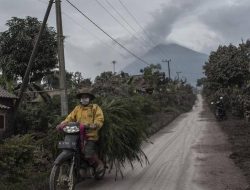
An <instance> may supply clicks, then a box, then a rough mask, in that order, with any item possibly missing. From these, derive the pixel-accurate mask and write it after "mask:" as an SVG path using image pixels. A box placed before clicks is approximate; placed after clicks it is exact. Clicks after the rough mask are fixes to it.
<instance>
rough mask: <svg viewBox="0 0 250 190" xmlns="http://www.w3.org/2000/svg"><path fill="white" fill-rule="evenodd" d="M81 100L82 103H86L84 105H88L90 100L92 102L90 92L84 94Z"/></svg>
mask: <svg viewBox="0 0 250 190" xmlns="http://www.w3.org/2000/svg"><path fill="white" fill-rule="evenodd" d="M80 102H81V104H82V105H84V106H86V105H88V104H89V102H90V96H89V95H88V94H83V95H82V96H81V99H80Z"/></svg>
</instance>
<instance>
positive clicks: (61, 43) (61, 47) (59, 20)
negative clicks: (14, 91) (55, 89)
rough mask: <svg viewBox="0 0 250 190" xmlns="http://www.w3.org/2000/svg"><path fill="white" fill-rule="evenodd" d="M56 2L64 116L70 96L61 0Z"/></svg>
mask: <svg viewBox="0 0 250 190" xmlns="http://www.w3.org/2000/svg"><path fill="white" fill-rule="evenodd" d="M55 3H56V25H57V45H58V62H59V77H60V90H61V115H62V116H64V115H67V114H68V98H67V88H66V72H65V59H64V36H63V28H62V12H61V0H55Z"/></svg>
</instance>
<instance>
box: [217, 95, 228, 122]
mask: <svg viewBox="0 0 250 190" xmlns="http://www.w3.org/2000/svg"><path fill="white" fill-rule="evenodd" d="M215 106H216V108H215V109H216V110H215V112H216V113H215V115H216V117H217V119H225V117H226V111H225V107H224V103H223V97H222V96H221V97H220V98H219V100H218V101H216V103H215Z"/></svg>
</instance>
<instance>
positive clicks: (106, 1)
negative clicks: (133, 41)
mask: <svg viewBox="0 0 250 190" xmlns="http://www.w3.org/2000/svg"><path fill="white" fill-rule="evenodd" d="M105 1H106V3H107V4H108V5H109V6H110V7H111V8H112V9H113V10H114V11H115V12H116V13H117V14H118V15H119V16H120V17H121V18H122V20H123V21H124V22H125V23H126V24H127V25H128V26H129V27H130V28H131V29H132V30H133V31H134V32H135V33H136V32H137V31H136V30H135V29H134V27H132V26H131V25H130V24H129V23H128V21H127V20H126V19H125V18H124V17H123V16H122V14H121V13H119V11H117V10H116V8H115V7H114V6H113V5H112V4H111V3H110V2H109V1H108V0H105Z"/></svg>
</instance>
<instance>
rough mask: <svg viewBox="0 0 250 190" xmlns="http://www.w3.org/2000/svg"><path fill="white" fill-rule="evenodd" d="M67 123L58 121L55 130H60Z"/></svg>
mask: <svg viewBox="0 0 250 190" xmlns="http://www.w3.org/2000/svg"><path fill="white" fill-rule="evenodd" d="M66 125H67V123H60V124H59V125H57V126H56V130H57V131H62V129H63V128H64V127H65V126H66Z"/></svg>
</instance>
